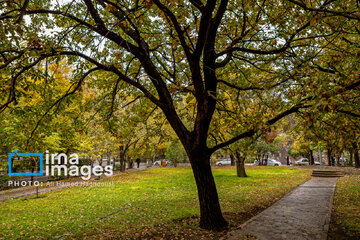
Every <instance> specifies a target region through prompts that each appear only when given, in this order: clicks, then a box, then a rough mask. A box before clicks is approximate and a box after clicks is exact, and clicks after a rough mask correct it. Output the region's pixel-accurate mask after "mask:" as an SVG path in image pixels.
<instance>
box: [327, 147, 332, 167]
mask: <svg viewBox="0 0 360 240" xmlns="http://www.w3.org/2000/svg"><path fill="white" fill-rule="evenodd" d="M326 153H327V159H328V165H329V166H331V149H328V150H327V152H326Z"/></svg>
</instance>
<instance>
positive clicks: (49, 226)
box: [0, 167, 310, 239]
mask: <svg viewBox="0 0 360 240" xmlns="http://www.w3.org/2000/svg"><path fill="white" fill-rule="evenodd" d="M213 172H214V176H215V181H216V183H217V188H218V192H219V197H220V202H221V206H222V209H223V212H224V215H225V217H226V218H227V219H228V220H229V221H230V222H231V223H232V225H237V224H239V223H241V222H243V221H244V220H246V219H247V218H249V217H251V216H252V215H253V214H255V213H257V212H258V211H260V210H262V209H264V208H266V207H268V206H269V205H271V204H272V203H273V202H274V201H276V200H277V199H279V198H281V197H282V196H283V195H285V194H286V193H287V192H288V191H290V190H291V189H293V188H294V187H296V186H298V185H299V184H301V183H303V182H305V181H306V180H307V179H309V178H310V172H309V171H308V170H301V169H296V168H288V167H248V168H247V173H248V175H249V177H248V178H238V177H236V175H235V168H232V167H221V168H220V167H219V168H215V169H214V170H213ZM107 181H113V182H114V184H113V185H112V186H104V187H72V188H68V189H65V190H61V191H54V192H50V193H47V194H46V195H43V196H42V198H38V199H27V200H24V199H16V200H11V201H7V202H1V203H0V216H1V222H0V239H52V238H54V237H56V236H61V235H63V234H67V235H66V236H65V237H64V239H111V238H117V239H135V238H139V239H140V238H141V239H146V238H148V239H150V238H154V237H155V238H159V239H160V238H166V239H169V238H171V239H182V238H185V239H191V238H194V237H195V236H196V237H197V238H199V239H201V238H202V239H212V238H213V239H216V238H218V237H219V234H220V235H221V234H222V233H213V232H208V231H203V230H199V229H198V228H197V226H198V220H199V218H198V217H197V214H199V207H198V200H197V193H196V186H195V181H194V178H193V175H192V172H191V169H189V168H158V169H148V170H144V171H139V172H134V173H131V174H124V175H120V176H117V177H113V178H109V179H106V180H104V182H107ZM129 204H131V206H130V205H129ZM116 211H119V212H116ZM115 212H116V213H115ZM111 213H115V214H113V215H111V216H109V217H107V218H104V219H100V218H101V217H103V216H106V215H108V214H111Z"/></svg>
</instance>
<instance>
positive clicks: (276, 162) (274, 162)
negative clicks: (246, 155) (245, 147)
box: [254, 158, 281, 166]
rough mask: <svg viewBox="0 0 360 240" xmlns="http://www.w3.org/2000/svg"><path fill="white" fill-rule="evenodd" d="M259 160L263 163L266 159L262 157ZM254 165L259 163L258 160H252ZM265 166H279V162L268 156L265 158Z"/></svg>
mask: <svg viewBox="0 0 360 240" xmlns="http://www.w3.org/2000/svg"><path fill="white" fill-rule="evenodd" d="M261 162H263V163H264V164H265V162H266V159H262V160H261ZM254 165H255V166H258V165H259V161H258V160H255V161H254ZM267 166H281V162H279V161H276V160H275V159H272V158H268V159H267Z"/></svg>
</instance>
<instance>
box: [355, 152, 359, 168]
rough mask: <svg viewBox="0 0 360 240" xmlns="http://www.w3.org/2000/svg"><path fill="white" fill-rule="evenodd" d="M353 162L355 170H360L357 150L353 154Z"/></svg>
mask: <svg viewBox="0 0 360 240" xmlns="http://www.w3.org/2000/svg"><path fill="white" fill-rule="evenodd" d="M354 160H355V168H360V156H359V151H358V150H356V151H355V152H354Z"/></svg>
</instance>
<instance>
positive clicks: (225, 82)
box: [0, 0, 359, 229]
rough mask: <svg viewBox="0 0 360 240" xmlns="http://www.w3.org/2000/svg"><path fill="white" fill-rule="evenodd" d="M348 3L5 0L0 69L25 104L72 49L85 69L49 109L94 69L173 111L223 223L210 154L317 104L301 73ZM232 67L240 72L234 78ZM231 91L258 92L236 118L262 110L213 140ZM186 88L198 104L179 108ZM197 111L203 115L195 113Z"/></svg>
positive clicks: (204, 205) (206, 221)
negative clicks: (28, 91)
mask: <svg viewBox="0 0 360 240" xmlns="http://www.w3.org/2000/svg"><path fill="white" fill-rule="evenodd" d="M338 2H342V1H311V2H310V3H309V4H310V6H307V5H306V4H305V3H303V2H300V3H299V2H297V1H291V2H290V1H278V0H276V1H275V0H274V1H256V0H253V1H245V0H243V1H241V0H239V1H236V0H218V1H216V0H207V1H205V0H188V1H185V0H183V1H160V0H143V1H141V0H124V1H117V0H82V1H80V0H79V1H56V3H55V2H53V1H45V0H39V1H31V0H24V1H0V7H1V9H2V10H1V11H0V13H1V15H0V20H1V27H0V31H1V32H0V36H1V40H2V41H1V43H0V54H1V55H0V56H1V66H0V69H1V70H2V71H3V72H6V73H8V75H9V76H11V77H10V78H3V80H2V82H1V86H0V87H1V91H3V92H4V93H7V94H8V95H7V97H5V94H2V95H1V97H0V100H1V105H0V112H1V111H4V110H5V109H6V108H7V107H8V106H9V105H10V104H11V103H16V99H17V96H18V94H19V92H18V89H19V86H20V85H22V84H23V83H24V81H26V80H25V78H24V73H26V74H27V75H28V76H44V75H46V74H47V73H46V71H43V70H39V68H36V66H37V65H38V64H41V63H44V61H56V60H57V59H61V58H65V57H66V58H67V61H68V63H69V64H72V65H73V67H74V69H75V71H74V72H73V73H72V74H71V76H69V77H70V78H71V80H70V81H71V83H72V85H71V87H70V88H69V90H68V91H67V92H66V94H64V95H63V96H62V97H61V98H59V99H58V100H56V101H54V103H53V104H51V105H50V108H49V109H48V110H47V111H46V112H45V113H44V115H46V114H48V112H49V111H50V110H51V109H52V108H54V107H55V106H56V105H57V104H59V103H60V102H61V101H62V100H63V99H66V98H67V97H68V96H70V95H71V94H74V93H76V92H77V91H78V90H80V89H81V86H82V85H83V83H84V82H85V81H86V79H87V77H88V76H89V75H91V74H94V73H96V72H100V74H101V75H102V76H103V79H99V82H98V85H99V86H98V87H102V86H112V87H113V89H114V90H113V94H116V93H117V92H118V91H117V89H118V88H119V87H121V85H120V84H119V83H120V82H122V83H126V84H127V86H132V87H133V88H135V89H136V91H137V93H136V94H139V93H141V94H142V95H143V96H144V97H146V98H148V99H149V100H150V101H151V102H152V103H153V104H154V105H155V106H157V107H158V108H160V109H161V110H162V111H163V113H164V115H165V117H166V119H167V121H168V122H169V124H170V125H171V127H172V128H173V130H174V131H175V133H176V134H177V136H178V137H179V139H180V141H181V143H182V145H183V146H184V149H185V151H186V153H187V155H188V157H189V159H190V162H191V165H192V169H193V173H194V176H195V180H196V184H197V188H198V196H199V202H200V213H201V220H200V227H202V228H206V229H219V228H221V227H224V226H226V225H227V222H226V220H225V219H224V218H223V216H222V213H221V209H220V204H219V199H218V195H217V191H216V186H215V182H214V179H213V176H212V172H211V167H210V161H209V159H210V156H211V154H212V153H213V152H215V151H216V150H218V149H220V148H223V147H226V146H228V145H230V144H232V143H234V142H236V141H237V140H240V139H242V138H245V137H249V136H252V135H254V134H255V133H256V132H258V131H264V129H265V128H266V126H268V125H272V124H274V123H275V122H277V121H278V120H279V119H281V118H282V117H284V116H286V115H289V114H291V113H294V112H297V111H299V110H300V109H302V108H304V107H308V106H309V105H307V104H306V101H307V100H314V96H312V95H311V94H310V96H309V95H308V94H306V93H304V92H301V91H300V90H301V87H300V88H299V87H297V86H298V85H301V84H307V83H308V82H307V81H302V78H303V77H306V75H304V74H301V73H300V71H299V69H301V68H303V66H304V65H306V64H307V63H309V61H310V60H312V59H314V58H315V57H316V55H317V54H319V52H321V49H322V47H323V45H322V41H323V40H324V39H325V40H328V39H330V41H332V40H331V39H333V38H336V37H337V36H336V34H335V33H336V31H332V29H331V26H328V25H324V26H322V27H318V26H319V24H320V23H321V20H322V18H327V17H328V16H329V15H334V11H335V12H336V13H337V12H339V11H340V12H343V14H338V15H335V16H340V17H344V15H345V17H349V16H350V17H351V16H353V18H352V19H355V20H357V19H358V17H357V15H356V11H355V13H354V11H352V10H353V8H355V7H356V4H355V1H354V2H351V3H349V4H347V6H346V7H347V8H346V9H348V8H351V9H350V10H346V11H345V10H343V9H344V7H343V6H342V4H341V3H338ZM304 6H305V7H304ZM301 9H302V10H301ZM334 9H335V10H334ZM342 23H343V22H339V23H338V24H342ZM314 41H316V43H314ZM326 43H327V41H326ZM234 72H235V73H240V74H238V75H236V76H233V77H231V76H230V74H231V73H234ZM44 77H46V76H44ZM354 81H355V80H354ZM353 84H357V85H356V86H358V85H359V82H357V83H354V82H353ZM351 86H352V88H353V87H354V85H351ZM356 86H355V87H356ZM44 89H46V87H45V85H44ZM225 92H229V93H230V95H232V96H234V95H236V94H239V93H240V92H241V93H245V92H246V93H247V92H249V93H250V94H249V96H252V97H254V98H255V99H249V100H248V103H249V106H256V107H255V108H254V111H250V112H249V111H247V110H245V109H244V108H246V106H241V107H239V108H238V109H237V111H235V112H234V114H235V115H236V114H238V113H240V114H241V112H242V111H241V110H243V112H245V113H246V115H245V116H247V117H249V118H250V119H253V118H254V115H257V114H258V113H261V114H259V115H261V116H260V117H259V118H257V120H256V121H249V122H248V125H246V126H244V128H238V127H236V132H232V135H233V137H231V138H229V139H226V140H224V141H223V142H221V143H220V142H219V143H215V144H214V143H213V142H212V141H208V140H209V139H208V136H209V134H210V133H209V130H210V126H211V123H212V119H213V116H214V113H215V111H216V110H217V109H218V111H226V109H222V104H221V103H222V100H223V99H224V94H225ZM299 92H300V94H299ZM187 95H190V96H191V98H193V99H194V105H193V107H194V109H191V110H190V109H185V110H184V109H180V108H179V107H178V106H184V104H179V102H182V101H184V99H185V97H186V96H187ZM258 110H259V111H258ZM187 111H192V113H193V117H188V118H187V114H186V112H187ZM233 118H235V116H233ZM40 119H43V118H40Z"/></svg>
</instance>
